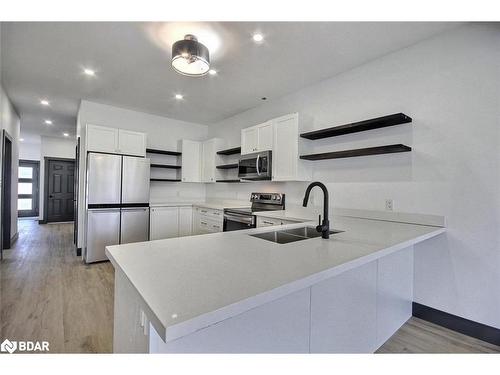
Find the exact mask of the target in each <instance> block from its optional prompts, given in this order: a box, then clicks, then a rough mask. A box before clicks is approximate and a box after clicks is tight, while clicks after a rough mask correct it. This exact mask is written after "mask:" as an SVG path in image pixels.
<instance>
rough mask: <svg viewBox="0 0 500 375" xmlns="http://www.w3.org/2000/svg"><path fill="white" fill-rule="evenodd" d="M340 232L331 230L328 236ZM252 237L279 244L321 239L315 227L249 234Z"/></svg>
mask: <svg viewBox="0 0 500 375" xmlns="http://www.w3.org/2000/svg"><path fill="white" fill-rule="evenodd" d="M341 232H343V231H341V230H335V229H334V230H331V231H330V234H337V233H341ZM250 236H252V237H256V238H262V239H263V240H266V241H271V242H275V243H279V244H285V243H290V242H296V241H303V240H308V239H310V238H316V237H321V232H318V231H316V228H315V227H301V228H294V229H287V230H273V231H270V232H264V233H257V234H250Z"/></svg>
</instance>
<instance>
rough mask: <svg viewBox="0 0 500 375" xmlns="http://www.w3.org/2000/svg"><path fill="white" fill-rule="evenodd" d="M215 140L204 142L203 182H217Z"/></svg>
mask: <svg viewBox="0 0 500 375" xmlns="http://www.w3.org/2000/svg"><path fill="white" fill-rule="evenodd" d="M215 152H216V150H215V139H209V140H208V141H205V142H203V157H202V160H203V163H202V164H203V170H202V176H203V177H202V181H203V182H215Z"/></svg>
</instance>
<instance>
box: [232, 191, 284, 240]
mask: <svg viewBox="0 0 500 375" xmlns="http://www.w3.org/2000/svg"><path fill="white" fill-rule="evenodd" d="M250 202H252V207H250V208H227V209H225V210H224V232H229V231H233V230H241V229H250V228H255V227H256V217H255V215H254V212H259V211H279V210H284V209H285V194H280V193H252V194H251V195H250Z"/></svg>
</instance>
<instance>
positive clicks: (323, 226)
mask: <svg viewBox="0 0 500 375" xmlns="http://www.w3.org/2000/svg"><path fill="white" fill-rule="evenodd" d="M315 186H317V187H319V188H320V189H321V190H322V191H323V221H322V222H321V223H320V224H319V225H318V226H317V227H316V230H317V231H318V232H321V237H322V238H330V222H329V220H328V202H329V197H328V189H327V188H326V186H325V185H324V184H323V183H321V182H318V181H315V182H312V183H311V184H309V186H308V187H307V189H306V193H305V195H304V201H303V202H302V206H304V207H307V203H308V201H309V195H310V194H311V190H312V188H313V187H315Z"/></svg>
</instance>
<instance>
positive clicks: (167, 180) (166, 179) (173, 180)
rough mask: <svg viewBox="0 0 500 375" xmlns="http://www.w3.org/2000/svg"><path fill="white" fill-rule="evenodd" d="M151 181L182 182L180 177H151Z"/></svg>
mask: <svg viewBox="0 0 500 375" xmlns="http://www.w3.org/2000/svg"><path fill="white" fill-rule="evenodd" d="M149 181H164V182H181V180H180V179H176V178H150V179H149Z"/></svg>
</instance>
